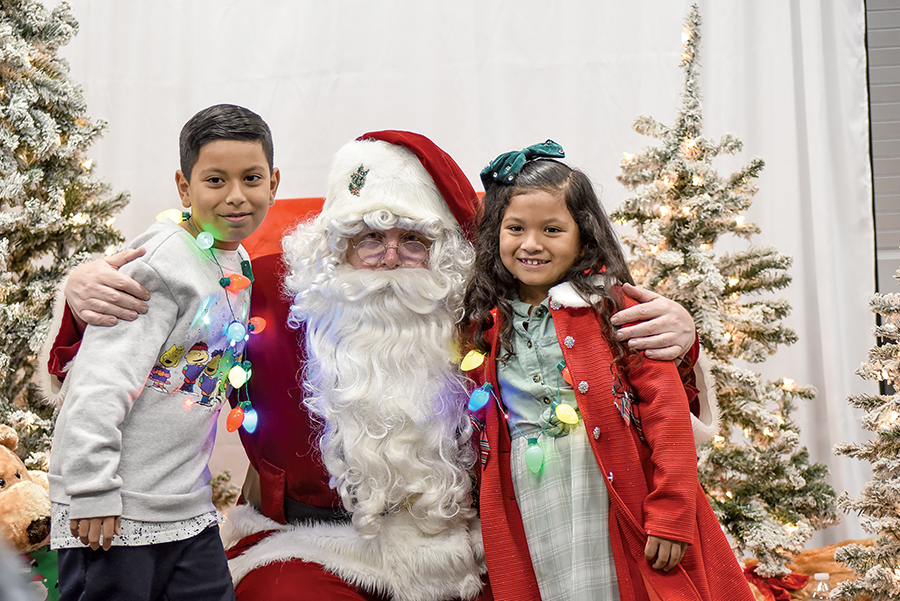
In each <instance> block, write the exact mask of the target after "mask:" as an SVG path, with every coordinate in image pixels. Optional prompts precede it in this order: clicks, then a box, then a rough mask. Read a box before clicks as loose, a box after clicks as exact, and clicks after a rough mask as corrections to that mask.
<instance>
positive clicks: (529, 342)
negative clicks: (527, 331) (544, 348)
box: [525, 340, 532, 348]
mask: <svg viewBox="0 0 900 601" xmlns="http://www.w3.org/2000/svg"><path fill="white" fill-rule="evenodd" d="M525 346H527V347H528V348H531V347H532V344H531V341H530V340H529V341H528V342H526V343H525Z"/></svg>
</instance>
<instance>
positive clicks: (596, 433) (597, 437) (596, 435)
mask: <svg viewBox="0 0 900 601" xmlns="http://www.w3.org/2000/svg"><path fill="white" fill-rule="evenodd" d="M594 440H600V428H599V427H594Z"/></svg>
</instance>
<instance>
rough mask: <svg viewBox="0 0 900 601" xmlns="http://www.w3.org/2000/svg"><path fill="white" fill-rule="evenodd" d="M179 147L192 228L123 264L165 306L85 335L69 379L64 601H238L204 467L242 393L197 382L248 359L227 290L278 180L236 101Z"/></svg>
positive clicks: (60, 439) (59, 436) (242, 295)
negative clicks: (221, 418)
mask: <svg viewBox="0 0 900 601" xmlns="http://www.w3.org/2000/svg"><path fill="white" fill-rule="evenodd" d="M180 151H181V169H180V170H178V171H177V172H176V174H175V183H176V185H177V187H178V193H179V195H180V196H181V202H182V204H183V205H184V207H186V208H187V207H190V209H191V217H190V219H189V220H187V221H184V222H182V223H181V224H179V225H176V224H174V223H172V222H171V221H169V220H163V221H159V222H157V223H155V224H154V225H153V226H151V227H150V228H149V229H148V230H147V231H146V232H144V233H143V234H141V235H140V236H138V238H137V239H136V240H134V241H133V242H132V245H131V246H132V247H133V248H137V247H144V248H145V249H146V254H145V255H144V256H143V257H142V258H141V259H139V260H137V261H134V262H133V263H131V264H129V265H128V266H126V267H124V268H123V272H126V273H127V274H128V275H130V276H131V277H132V278H134V279H135V280H137V281H139V282H140V283H141V284H143V285H144V287H145V288H147V290H149V291H150V293H151V294H152V295H153V302H152V303H150V307H149V309H148V311H147V313H146V314H144V315H142V316H141V317H139V318H138V319H137V320H136V321H133V322H128V321H120V322H119V323H118V325H116V326H114V327H112V328H106V327H94V326H89V327H88V328H87V330H86V331H85V333H84V339H83V341H82V344H81V348H80V350H79V352H78V355H77V357H76V358H75V361H74V364H73V367H72V369H71V370H70V372H69V375H68V377H67V378H66V386H67V387H68V388H67V390H66V392H65V401H64V403H63V405H62V409H61V411H60V414H59V418H58V421H57V424H56V431H55V434H54V438H53V447H52V451H51V460H50V498H51V501H52V503H53V527H52V529H51V546H52V547H53V548H55V549H58V550H59V583H60V599H61V600H62V601H66V600H67V599H79V600H84V601H86V600H88V599H103V600H110V599H123V600H129V601H130V600H132V599H147V600H153V599H176V598H177V599H187V598H190V599H191V600H192V601H193V600H196V601H200V600H206V599H209V600H213V599H215V600H219V599H234V591H233V589H232V585H231V577H230V575H229V573H228V565H227V562H226V558H225V553H224V550H223V548H222V543H221V540H220V538H219V534H218V528H217V524H218V522H219V521H220V519H221V517H220V516H219V514H218V513H217V512H216V510H215V507H214V506H213V504H212V491H211V488H210V485H209V480H210V474H209V469H208V467H207V462H208V460H209V456H210V453H211V452H212V448H213V442H214V439H215V430H216V419H217V416H218V414H219V410H220V408H221V406H222V403H223V402H224V401H225V399H226V398H227V395H228V393H229V392H230V389H231V387H230V384H228V383H227V378H226V375H225V374H226V373H227V371H223V370H222V369H206V370H205V371H204V374H203V376H204V383H205V384H206V385H205V386H192V385H191V384H192V380H194V379H196V375H197V374H195V373H194V372H195V371H196V370H197V368H198V367H199V365H198V364H197V362H198V361H201V362H204V363H205V365H206V366H207V367H212V365H211V364H212V363H213V362H215V363H216V365H218V364H219V363H221V362H223V361H224V359H223V358H224V357H233V358H234V359H235V360H236V361H237V362H238V363H240V361H241V360H242V359H243V357H242V355H243V350H244V338H243V337H242V336H241V335H235V330H237V331H238V334H240V327H238V326H235V327H232V328H229V326H232V325H233V324H234V323H235V322H237V323H238V324H241V325H242V326H244V327H246V325H247V322H248V317H249V316H248V312H249V305H250V288H245V289H243V290H239V291H232V290H228V289H226V288H225V287H223V284H227V283H228V282H227V281H226V278H228V277H229V276H231V275H232V274H243V275H245V276H250V278H251V280H252V274H251V273H250V272H249V258H248V256H247V254H246V252H245V251H244V250H243V249H242V248H241V246H240V242H241V240H243V239H244V238H246V237H247V236H249V235H250V234H251V233H253V232H254V231H255V230H256V228H258V227H259V225H260V224H261V223H262V221H263V219H264V218H265V216H266V212H267V211H268V208H269V207H270V206H272V204H274V202H275V192H276V190H277V188H278V182H279V178H280V174H279V171H278V169H276V168H274V166H273V148H272V134H271V132H270V130H269V127H268V126H267V125H266V123H265V122H264V121H263V120H262V119H261V118H260V117H259V116H258V115H256V114H255V113H253V112H251V111H249V110H247V109H245V108H242V107H238V106H233V105H217V106H212V107H210V108H207V109H204V110H202V111H200V112H199V113H197V114H196V115H194V116H193V117H192V118H191V119H190V120H189V121H188V122H187V123H186V124H185V126H184V128H183V129H182V131H181V137H180ZM201 233H203V235H202V236H201V235H200V234H201ZM209 234H211V235H212V238H213V244H212V247H211V248H210V247H209V246H208V235H209ZM229 332H230V334H229ZM229 336H230V337H229ZM232 339H234V340H232ZM195 349H202V351H203V352H192V351H194V350H195ZM187 354H189V355H190V357H186V355H187ZM186 359H190V361H188V360H186ZM206 376H209V377H206ZM216 379H217V381H213V380H216ZM185 383H187V385H185ZM101 542H102V549H101Z"/></svg>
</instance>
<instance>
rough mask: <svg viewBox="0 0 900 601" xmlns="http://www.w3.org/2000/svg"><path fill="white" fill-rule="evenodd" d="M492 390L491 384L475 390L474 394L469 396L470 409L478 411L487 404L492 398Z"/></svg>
mask: <svg viewBox="0 0 900 601" xmlns="http://www.w3.org/2000/svg"><path fill="white" fill-rule="evenodd" d="M490 390H491V385H490V384H485V385H484V386H482V387H481V388H476V389H475V390H473V391H472V396H470V397H469V411H478V410H479V409H481V408H482V407H484V406H485V405H487V403H488V401H489V400H491V393H490Z"/></svg>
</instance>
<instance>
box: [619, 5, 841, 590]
mask: <svg viewBox="0 0 900 601" xmlns="http://www.w3.org/2000/svg"><path fill="white" fill-rule="evenodd" d="M700 22H701V21H700V14H699V11H698V9H697V6H696V5H694V6H692V8H691V11H690V13H689V15H688V17H687V18H686V20H685V28H684V32H683V35H682V41H683V43H684V51H683V54H682V60H681V67H682V69H683V70H684V89H683V91H682V94H681V107H680V108H679V110H678V114H677V118H676V122H675V125H674V126H672V127H667V126H665V125H662V124H661V123H659V122H657V121H655V120H654V119H652V118H650V117H638V118H637V120H636V121H635V124H634V129H635V130H636V131H637V132H638V133H640V134H644V135H648V136H651V137H653V138H656V139H658V140H659V142H660V143H659V145H658V146H655V147H649V148H645V149H644V150H643V151H642V152H641V153H639V154H634V155H631V154H627V153H626V154H625V155H624V157H623V160H622V164H621V173H620V175H619V176H618V177H617V179H618V180H619V182H620V183H622V184H623V185H625V186H626V187H627V188H629V189H630V190H632V191H634V193H635V195H634V196H632V197H630V198H628V199H627V200H625V201H624V202H623V204H622V206H621V207H620V208H619V209H618V210H616V211H614V212H613V214H612V216H613V218H614V219H615V220H616V221H617V222H619V223H622V224H630V225H632V226H633V227H634V230H635V235H630V236H624V237H623V241H624V242H625V243H626V244H627V245H628V246H630V247H631V250H632V257H634V259H633V262H632V265H631V267H632V273H633V274H634V277H635V279H636V280H637V281H638V282H639V283H641V284H643V285H645V286H647V287H649V288H651V289H653V290H655V291H657V292H659V293H661V294H663V295H665V296H667V297H669V298H672V299H674V300H677V301H679V302H680V303H682V304H683V305H684V306H685V307H686V308H687V309H688V310H689V311H690V313H691V315H692V316H693V317H694V320H695V323H696V326H697V331H698V334H699V338H700V343H701V345H702V349H703V351H704V352H705V354H706V355H707V356H708V358H709V361H710V364H711V372H712V375H713V376H714V377H715V383H716V387H717V401H718V404H719V407H720V411H721V429H720V436H718V437H716V440H715V441H714V442H713V443H711V444H709V445H706V446H704V447H703V448H702V449H701V450H700V454H699V455H700V458H699V474H700V480H701V484H702V485H703V487H704V489H705V491H706V493H707V495H708V497H709V499H710V503H711V504H712V506H713V509H714V510H715V512H716V515H717V517H718V518H719V521H720V523H721V524H722V526H723V527H724V528H725V530H726V532H727V533H728V534H729V536H730V538H731V540H732V543H733V547H734V549H735V552H736V553H737V554H738V556H739V557H740V556H747V555H749V556H752V557H755V558H757V559H758V560H759V564H758V567H757V573H759V574H760V575H761V576H764V577H771V576H782V575H785V574H787V573H789V572H790V570H788V569H787V568H786V567H785V564H786V563H787V562H788V561H789V559H790V554H791V553H797V552H799V551H801V550H802V549H803V546H804V544H805V543H806V542H807V541H808V540H809V538H810V537H811V536H812V533H813V531H814V530H815V529H818V528H822V527H824V526H826V525H829V524H832V523H835V521H836V519H837V518H836V513H835V507H834V491H833V489H832V488H831V486H829V485H828V484H827V483H826V482H825V477H826V475H827V468H826V467H825V466H824V465H822V464H812V465H811V464H810V462H809V455H808V452H807V450H806V449H805V448H804V447H802V446H801V445H800V444H799V432H798V428H797V426H796V424H794V423H793V421H792V420H791V413H792V411H793V410H794V408H795V405H794V402H795V400H796V399H812V398H813V397H814V396H815V394H816V391H815V389H814V388H812V387H810V386H798V385H797V384H795V383H794V382H793V380H790V379H787V378H783V379H780V380H777V381H774V382H764V381H762V379H761V377H760V375H759V374H757V373H754V372H753V371H751V370H749V369H745V368H744V367H741V366H740V365H738V363H737V361H738V360H741V361H744V362H749V363H759V362H762V361H765V360H766V358H767V357H768V356H770V355H771V354H772V353H774V352H775V351H776V350H777V347H778V346H779V345H782V344H790V343H793V342H794V341H796V335H795V334H794V332H793V331H792V330H790V329H789V328H787V327H786V326H785V325H784V323H783V322H782V320H783V319H784V317H785V316H786V315H787V314H788V313H789V311H790V306H789V305H788V303H787V302H786V301H784V300H776V299H771V298H757V296H758V295H759V294H760V293H763V292H771V291H773V290H777V289H781V288H784V287H786V286H787V285H788V284H789V283H790V277H789V276H788V274H787V268H788V267H789V266H790V263H791V259H790V257H787V256H785V255H782V254H779V253H778V252H777V251H776V250H775V249H773V248H756V247H751V248H750V249H748V250H746V251H742V252H733V253H721V254H718V255H717V253H716V252H715V244H716V241H717V240H718V239H719V238H720V237H721V236H723V235H725V234H731V235H734V236H739V237H742V238H745V239H748V240H749V239H750V238H751V237H752V236H753V235H754V234H757V233H759V228H758V227H757V226H756V225H754V224H750V223H746V222H745V221H744V215H743V214H742V213H743V212H744V211H746V209H747V208H749V207H750V205H751V202H752V198H753V195H754V194H755V193H756V191H757V189H756V186H755V185H754V183H753V180H754V179H755V178H756V177H757V176H758V175H759V173H760V171H761V170H762V168H763V161H762V160H761V159H759V158H754V159H752V160H751V161H750V162H749V164H747V165H746V166H745V167H743V168H742V169H740V170H739V171H737V172H735V173H733V174H731V175H730V176H727V177H722V176H720V175H719V174H718V173H717V171H716V170H715V169H714V168H713V165H712V161H713V159H714V158H715V157H717V156H718V155H720V154H722V153H727V154H734V153H736V152H738V151H740V150H741V147H742V144H741V142H740V140H738V139H737V138H735V137H734V136H732V135H730V134H726V135H724V136H723V137H722V138H721V139H720V140H719V141H718V142H716V141H713V140H712V139H710V138H707V137H704V136H703V135H702V132H701V128H702V122H703V115H702V109H701V98H700V90H699V86H698V83H697V67H698V54H697V53H698V48H699V43H700ZM751 296H752V297H753V298H750V297H751Z"/></svg>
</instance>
